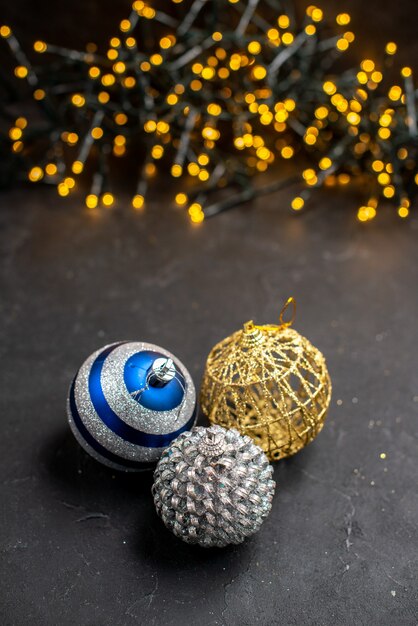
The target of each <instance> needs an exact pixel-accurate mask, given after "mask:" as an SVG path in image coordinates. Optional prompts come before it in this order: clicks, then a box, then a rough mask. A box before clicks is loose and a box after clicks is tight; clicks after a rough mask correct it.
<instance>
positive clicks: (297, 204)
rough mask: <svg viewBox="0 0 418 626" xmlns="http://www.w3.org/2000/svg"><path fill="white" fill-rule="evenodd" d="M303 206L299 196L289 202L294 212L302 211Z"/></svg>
mask: <svg viewBox="0 0 418 626" xmlns="http://www.w3.org/2000/svg"><path fill="white" fill-rule="evenodd" d="M304 204H305V201H304V199H303V198H302V197H301V196H296V198H293V200H292V202H291V207H292V209H293V210H294V211H300V210H301V209H303V206H304Z"/></svg>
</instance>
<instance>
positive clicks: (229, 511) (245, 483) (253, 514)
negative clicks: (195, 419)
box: [152, 426, 275, 547]
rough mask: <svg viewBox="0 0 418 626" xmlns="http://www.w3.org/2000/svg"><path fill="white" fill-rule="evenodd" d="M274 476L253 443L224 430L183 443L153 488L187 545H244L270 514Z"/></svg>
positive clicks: (166, 457)
mask: <svg viewBox="0 0 418 626" xmlns="http://www.w3.org/2000/svg"><path fill="white" fill-rule="evenodd" d="M272 474H273V469H272V467H271V465H270V464H269V462H268V460H267V457H266V455H265V454H264V453H263V451H262V450H261V448H259V447H258V446H256V445H255V444H254V443H253V441H252V440H251V439H250V437H247V436H242V435H240V434H239V433H238V432H237V431H236V430H233V429H231V430H226V429H225V428H221V427H220V426H211V427H210V428H202V427H195V428H194V429H193V430H192V431H188V432H184V433H182V434H181V435H180V436H179V437H177V439H175V440H174V441H173V442H172V443H171V445H170V446H169V447H168V448H167V449H166V450H165V451H164V453H163V455H162V457H161V459H160V461H159V462H158V465H157V467H156V470H155V473H154V484H153V487H152V492H153V496H154V502H155V506H156V509H157V513H158V515H159V516H160V517H161V518H162V520H163V522H164V524H165V525H166V526H167V528H168V529H169V530H171V531H172V532H173V533H174V534H175V535H176V536H177V537H179V538H180V539H182V540H183V541H185V542H187V543H192V544H199V545H200V546H203V547H224V546H227V545H228V544H238V543H241V542H242V541H244V539H245V538H246V537H249V536H250V535H253V534H254V533H255V532H257V531H258V530H259V528H260V526H261V524H262V523H263V521H264V520H265V518H266V517H267V515H268V514H269V512H270V509H271V503H272V499H273V495H274V489H275V482H274V481H273V479H272Z"/></svg>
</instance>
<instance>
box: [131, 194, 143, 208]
mask: <svg viewBox="0 0 418 626" xmlns="http://www.w3.org/2000/svg"><path fill="white" fill-rule="evenodd" d="M144 203H145V198H144V196H142V195H141V194H136V195H135V196H134V197H133V198H132V207H133V208H134V209H137V210H138V209H142V207H143V206H144Z"/></svg>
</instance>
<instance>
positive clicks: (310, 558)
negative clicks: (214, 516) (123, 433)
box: [0, 188, 418, 626]
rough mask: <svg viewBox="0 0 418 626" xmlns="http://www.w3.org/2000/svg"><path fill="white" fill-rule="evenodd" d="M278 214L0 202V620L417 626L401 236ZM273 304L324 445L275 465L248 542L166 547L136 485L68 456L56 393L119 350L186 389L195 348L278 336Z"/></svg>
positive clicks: (417, 558) (340, 218)
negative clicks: (146, 345) (157, 354)
mask: <svg viewBox="0 0 418 626" xmlns="http://www.w3.org/2000/svg"><path fill="white" fill-rule="evenodd" d="M290 197H291V193H290V191H284V192H282V193H281V194H279V195H276V196H272V197H270V198H269V199H268V200H266V199H263V200H262V201H259V202H257V203H255V204H254V205H253V206H250V207H249V206H247V207H241V208H240V209H238V210H235V211H231V212H229V213H226V214H224V215H221V216H219V217H217V218H215V219H213V220H209V221H208V222H207V223H205V224H203V225H201V226H199V227H193V226H192V225H191V224H189V223H188V221H187V218H186V216H185V214H184V213H182V212H181V211H180V210H176V209H173V208H171V206H170V205H169V203H168V201H166V200H165V199H163V200H160V201H159V202H157V201H155V202H151V203H150V204H149V206H148V208H147V209H146V210H145V211H144V212H143V213H141V214H138V213H134V212H131V211H130V210H129V209H127V208H125V209H123V208H122V209H117V208H115V209H111V210H108V209H104V210H100V211H99V210H98V211H90V212H88V210H87V209H84V208H83V207H82V203H81V201H80V199H79V198H78V197H74V198H71V199H67V200H59V199H58V197H57V196H56V194H55V192H53V191H52V190H49V189H42V188H41V189H36V190H35V189H32V188H31V189H30V190H27V189H21V190H16V191H13V192H8V193H7V194H3V195H2V197H1V204H2V209H1V213H0V220H1V260H2V263H1V284H2V287H1V296H2V297H1V318H2V319H1V331H0V332H1V336H0V350H1V356H2V359H1V394H0V424H1V437H0V463H1V474H0V475H1V484H0V497H1V527H0V548H1V552H2V555H1V562H0V598H1V600H0V622H1V624H3V625H5V626H9V625H12V624H13V625H15V624H18V625H26V624H36V625H38V624H39V625H48V626H49V625H53V626H55V625H58V624H59V625H60V626H61V625H62V626H64V625H67V624H69V625H70V624H71V625H72V624H79V625H95V626H96V625H100V626H102V625H103V626H107V625H109V626H110V625H112V626H114V625H125V624H126V625H130V624H147V625H148V624H156V625H164V626H165V625H175V624H176V625H177V624H179V625H187V626H189V625H194V624H199V625H200V626H215V625H221V624H225V625H239V626H241V625H249V626H253V625H254V624H262V625H266V626H269V625H271V624H280V625H291V624H296V625H298V626H299V625H301V624H312V625H324V626H328V625H329V624H342V625H347V626H351V625H353V624H356V625H357V624H364V625H367V626H371V625H374V624H379V625H385V626H386V625H387V626H393V625H396V626H398V625H402V626H406V625H411V626H412V625H416V624H417V622H418V596H417V580H418V555H417V542H418V527H417V525H418V494H417V478H418V472H417V457H418V425H417V417H418V379H417V356H416V354H417V353H416V351H417V338H418V337H417V316H418V292H417V263H418V247H417V238H418V219H417V217H412V218H411V219H409V220H405V221H401V220H399V219H396V217H395V216H394V215H390V214H389V212H386V211H384V212H383V214H382V215H381V216H379V218H378V219H377V220H375V221H374V222H372V223H369V224H366V225H360V224H359V223H358V222H356V220H355V199H354V198H353V197H350V195H342V194H338V193H332V194H331V193H329V194H328V195H325V194H322V195H319V196H318V197H317V199H316V201H315V202H314V204H313V207H312V210H311V211H310V212H307V213H306V214H305V215H301V216H296V215H290V214H289V213H288V211H287V209H286V206H287V204H288V202H289V199H290ZM289 295H293V296H294V297H295V298H296V300H297V303H298V313H297V319H296V323H295V327H296V328H297V329H298V330H299V331H300V332H301V333H302V334H304V335H306V336H307V337H308V338H309V339H310V340H311V341H312V342H313V343H314V344H315V345H317V346H318V347H319V348H320V349H321V350H322V351H323V353H324V354H325V355H326V357H327V360H328V365H329V369H330V373H331V376H332V379H333V384H334V393H333V399H332V403H331V407H330V413H329V417H328V420H327V422H326V425H325V428H324V430H323V432H322V433H321V435H320V436H319V437H318V439H317V440H316V441H315V442H314V443H312V444H311V445H310V446H309V447H308V448H307V449H305V450H304V451H302V452H300V453H299V454H298V455H296V456H295V457H293V458H291V459H289V460H286V461H282V462H280V463H278V464H276V466H275V478H276V480H277V483H278V489H277V494H276V497H275V500H274V505H273V510H272V513H271V515H270V517H269V518H268V519H267V521H266V522H265V524H264V525H263V527H262V529H261V531H260V532H259V533H258V534H257V535H255V536H254V537H253V538H251V539H250V540H248V541H247V542H246V543H245V544H243V545H241V546H235V547H231V548H227V549H224V550H204V549H200V548H196V547H192V546H188V545H186V544H183V543H181V542H180V541H179V540H177V539H176V538H174V536H172V535H171V534H170V533H169V532H168V531H167V530H166V529H165V528H164V527H163V524H162V522H161V521H160V520H159V519H158V518H157V516H156V514H155V512H154V508H153V503H152V498H151V495H150V486H151V481H152V477H151V475H149V474H148V475H124V474H118V473H114V472H112V471H110V470H107V469H106V468H105V467H102V466H100V465H99V464H98V463H96V462H95V461H93V460H91V459H90V458H88V457H87V456H86V455H85V454H84V452H83V451H82V450H81V449H80V448H79V446H78V445H77V443H76V442H75V440H74V439H73V437H72V435H71V433H70V431H69V428H68V426H67V423H66V416H65V399H66V393H67V388H68V384H69V381H70V379H71V377H72V376H73V374H74V372H75V370H76V369H77V368H78V366H79V365H80V363H81V362H82V361H83V360H84V358H85V357H86V356H87V355H88V354H89V353H90V352H92V351H93V350H95V349H96V348H98V347H99V346H101V345H103V344H106V343H109V342H112V341H115V340H119V339H126V338H128V339H129V338H133V339H143V340H147V341H151V342H154V343H157V344H160V345H162V346H165V347H167V348H168V349H169V350H171V351H173V352H174V353H175V354H177V355H178V356H179V358H181V359H182V360H183V361H184V362H185V363H186V364H187V365H188V367H189V368H190V371H191V373H192V376H193V377H194V379H195V381H196V383H197V384H199V380H200V377H201V375H202V372H203V367H204V362H205V358H206V355H207V353H208V352H209V350H210V348H211V347H212V345H213V344H214V343H215V342H217V341H218V340H220V339H221V338H223V337H224V336H226V335H228V334H230V333H231V332H232V331H234V330H235V329H237V328H239V327H240V326H241V324H242V323H243V322H245V321H246V320H248V319H251V318H253V319H254V320H256V321H257V322H259V323H264V322H276V320H277V316H278V311H279V308H280V307H281V304H282V303H283V301H284V300H285V299H286V298H287V297H288V296H289ZM200 421H201V423H204V418H201V419H200ZM383 455H386V458H382V456H383Z"/></svg>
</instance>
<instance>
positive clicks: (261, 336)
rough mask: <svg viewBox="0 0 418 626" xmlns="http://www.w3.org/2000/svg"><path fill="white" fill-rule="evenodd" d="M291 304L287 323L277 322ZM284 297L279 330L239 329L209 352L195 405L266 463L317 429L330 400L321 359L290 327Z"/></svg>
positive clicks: (287, 453) (252, 326) (301, 443)
mask: <svg viewBox="0 0 418 626" xmlns="http://www.w3.org/2000/svg"><path fill="white" fill-rule="evenodd" d="M290 304H292V305H293V317H292V320H291V321H290V322H284V321H283V314H284V311H285V310H286V309H287V307H288V306H289V305H290ZM294 314H295V303H294V300H293V298H289V300H288V301H287V302H286V304H285V306H284V307H283V309H282V312H281V314H280V322H281V323H280V325H265V326H256V325H255V324H254V323H253V322H247V323H246V324H245V325H244V327H243V329H241V330H238V331H237V332H235V333H233V334H232V335H231V336H229V337H226V339H224V340H223V341H221V342H220V343H218V344H217V345H216V346H214V348H212V350H211V352H210V354H209V356H208V359H207V362H206V369H205V373H204V376H203V381H202V388H201V393H200V403H201V407H202V410H203V412H204V413H205V415H207V417H208V418H209V420H210V421H211V422H212V423H213V424H219V425H220V426H223V427H224V428H236V429H237V430H238V431H239V432H240V433H242V434H243V435H249V436H250V437H251V438H252V439H253V440H254V442H255V443H256V444H257V445H259V446H260V447H261V448H262V449H263V450H264V451H265V453H266V454H267V456H268V457H269V459H270V460H271V461H277V460H278V459H281V458H285V457H287V456H290V455H292V454H295V453H296V452H298V451H299V450H301V449H302V448H304V447H305V446H306V445H307V444H308V443H310V442H311V441H312V440H313V439H315V437H316V436H317V435H318V433H319V432H320V431H321V430H322V427H323V425H324V421H325V418H326V415H327V410H328V407H329V404H330V400H331V390H332V386H331V379H330V377H329V374H328V370H327V366H326V362H325V358H324V357H323V355H322V354H321V352H320V351H319V350H318V349H317V348H315V346H313V345H312V344H311V343H310V342H309V341H308V340H307V339H306V338H305V337H302V335H300V334H299V333H298V332H297V331H296V330H294V329H292V328H290V326H291V324H292V322H293V318H294Z"/></svg>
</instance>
